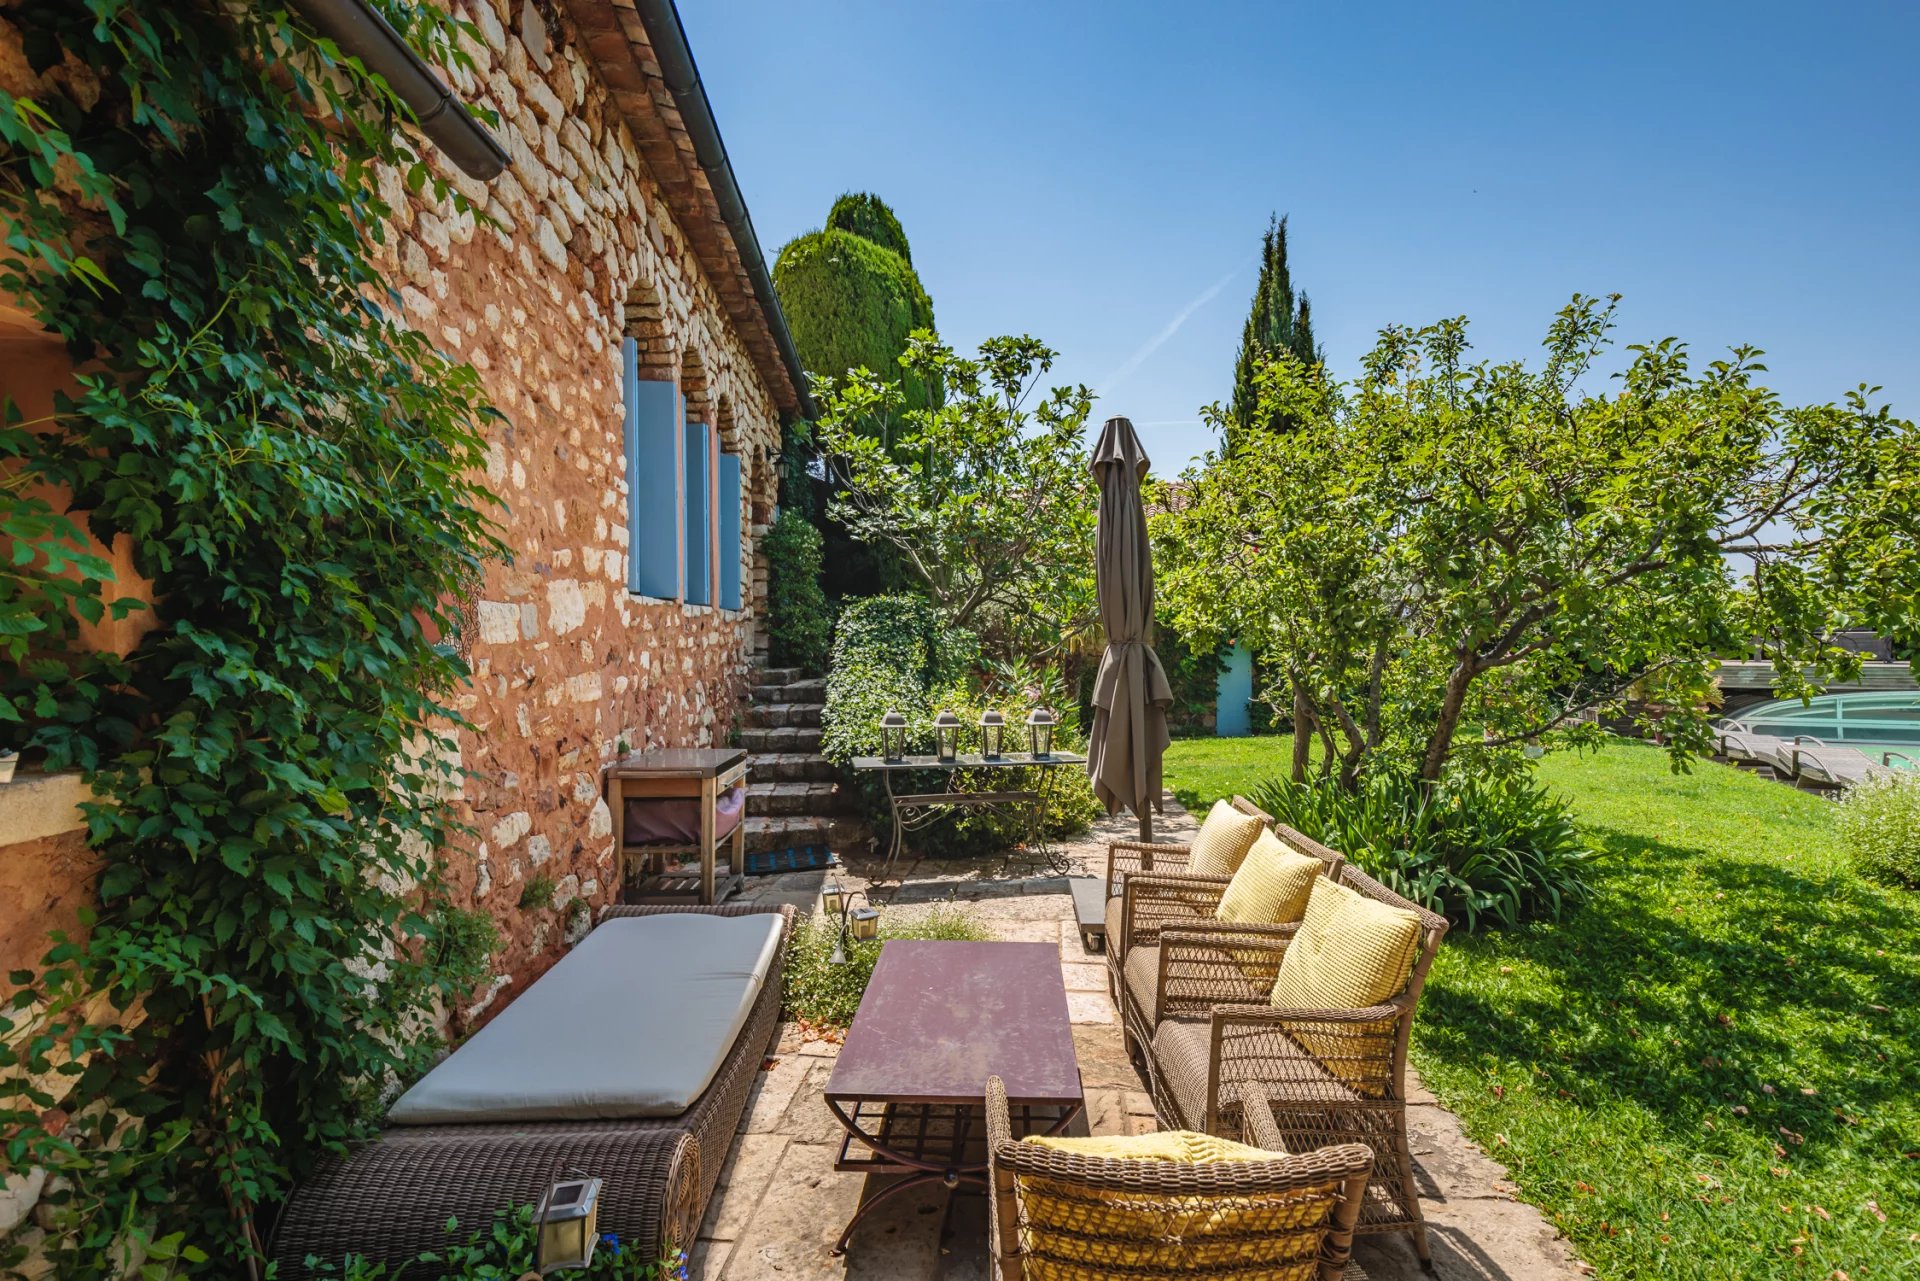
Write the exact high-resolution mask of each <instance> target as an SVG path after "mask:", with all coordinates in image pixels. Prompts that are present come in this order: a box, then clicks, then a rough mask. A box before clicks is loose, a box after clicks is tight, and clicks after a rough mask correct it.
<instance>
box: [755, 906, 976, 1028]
mask: <svg viewBox="0 0 1920 1281" xmlns="http://www.w3.org/2000/svg"><path fill="white" fill-rule="evenodd" d="M839 934H840V922H839V921H838V920H837V919H835V920H828V919H826V918H825V917H823V916H815V917H812V918H810V919H809V920H807V921H805V922H803V923H802V924H801V926H800V927H799V929H797V930H795V931H794V935H793V947H792V950H790V951H789V952H788V953H787V980H786V995H785V999H786V1012H785V1017H787V1018H790V1019H799V1020H801V1021H803V1022H806V1023H810V1024H813V1025H815V1026H818V1027H845V1026H847V1025H848V1024H849V1023H851V1022H853V1014H854V1011H855V1010H858V1009H859V1008H860V997H861V995H862V994H863V993H865V992H866V990H867V981H868V980H869V979H871V978H872V977H873V967H874V964H875V963H876V962H877V961H879V959H880V946H881V944H883V943H885V942H886V941H887V940H888V939H959V940H974V941H978V940H985V939H988V938H991V937H992V935H991V934H989V933H988V932H987V929H986V927H985V926H984V925H982V924H981V923H980V922H979V921H977V920H975V919H974V918H973V917H972V916H970V915H968V914H967V913H966V912H965V911H963V910H962V909H960V908H957V907H946V906H941V907H936V908H934V909H933V910H932V911H930V912H928V913H927V914H926V915H924V916H916V917H910V918H907V919H904V920H894V919H892V918H891V917H890V916H889V915H888V914H886V913H882V914H881V917H880V937H879V938H877V939H875V940H874V941H873V942H871V943H854V942H849V943H848V944H847V952H846V955H847V959H846V961H845V962H844V963H843V964H840V965H835V964H834V963H833V961H832V959H831V958H832V956H833V946H834V944H835V942H837V941H838V939H839Z"/></svg>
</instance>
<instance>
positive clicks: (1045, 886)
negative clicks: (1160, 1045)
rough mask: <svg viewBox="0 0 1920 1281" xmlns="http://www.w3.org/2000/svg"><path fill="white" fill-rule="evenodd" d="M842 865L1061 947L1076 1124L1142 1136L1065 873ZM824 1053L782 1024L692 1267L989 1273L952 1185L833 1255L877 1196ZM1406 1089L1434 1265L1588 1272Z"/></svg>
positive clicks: (1413, 1265) (1029, 862) (1183, 824)
mask: <svg viewBox="0 0 1920 1281" xmlns="http://www.w3.org/2000/svg"><path fill="white" fill-rule="evenodd" d="M1167 811H1168V812H1167V813H1166V814H1165V815H1164V816H1163V817H1162V818H1160V819H1159V820H1157V822H1156V833H1155V835H1156V838H1157V839H1164V840H1183V839H1186V838H1187V837H1188V836H1190V835H1191V833H1192V832H1193V831H1194V829H1195V826H1196V825H1195V823H1194V820H1193V819H1192V818H1191V817H1190V816H1189V815H1187V814H1186V813H1185V812H1184V811H1183V810H1181V809H1180V808H1179V806H1178V805H1177V804H1176V803H1175V802H1173V801H1172V800H1171V799H1169V800H1168V802H1167ZM1133 832H1134V824H1133V820H1132V819H1131V818H1128V817H1125V816H1122V817H1121V818H1120V819H1119V820H1116V821H1111V822H1105V823H1102V824H1100V825H1098V826H1097V827H1096V829H1095V830H1094V831H1093V832H1092V833H1090V834H1089V835H1088V836H1087V837H1085V838H1083V839H1081V840H1079V841H1077V842H1075V843H1073V844H1072V845H1070V846H1069V847H1068V852H1069V853H1070V855H1071V856H1072V857H1073V858H1074V860H1075V862H1076V864H1077V865H1078V866H1079V867H1080V868H1081V869H1083V870H1086V871H1093V870H1095V869H1096V868H1103V867H1104V859H1105V854H1104V851H1105V845H1104V842H1105V841H1106V840H1108V839H1112V838H1116V837H1126V836H1131V835H1133ZM843 856H844V852H843ZM848 862H849V866H848V867H847V868H846V869H845V870H844V871H843V872H841V873H840V874H839V875H840V880H841V881H842V882H843V883H844V884H846V885H848V886H849V887H850V888H859V889H865V890H867V891H868V893H869V895H870V897H871V898H872V899H873V900H874V901H875V902H876V903H878V904H880V905H881V907H882V910H883V911H885V912H887V913H889V914H894V915H903V914H907V913H912V912H915V911H925V910H926V909H927V908H928V907H929V906H930V905H932V904H935V903H940V902H949V901H952V902H958V903H962V904H965V905H966V906H967V907H968V909H969V910H970V911H971V912H972V913H973V914H974V915H975V916H976V917H978V918H979V919H980V920H982V921H984V922H985V923H986V924H987V925H988V927H989V928H990V929H992V930H993V932H994V934H995V935H996V936H997V937H999V938H1002V939H1007V940H1015V941H1026V942H1047V943H1054V944H1056V945H1058V947H1059V949H1060V971H1061V976H1062V978H1063V979H1064V981H1065V984H1066V989H1067V1003H1068V1012H1069V1015H1070V1017H1071V1018H1072V1021H1073V1039H1074V1046H1075V1049H1076V1052H1077V1054H1078V1057H1079V1060H1080V1072H1081V1078H1082V1084H1083V1086H1084V1089H1085V1091H1086V1098H1087V1108H1086V1111H1085V1112H1084V1113H1083V1115H1082V1121H1080V1122H1076V1125H1075V1129H1074V1130H1073V1131H1072V1132H1074V1133H1086V1132H1088V1129H1089V1128H1090V1129H1091V1132H1092V1133H1095V1134H1116V1133H1142V1132H1145V1131H1147V1130H1151V1129H1153V1128H1155V1120H1154V1115H1153V1104H1152V1101H1151V1099H1150V1097H1149V1096H1148V1093H1147V1090H1146V1083H1145V1081H1144V1080H1143V1079H1142V1077H1141V1075H1140V1073H1139V1071H1138V1070H1137V1069H1135V1067H1134V1066H1133V1064H1132V1063H1130V1062H1129V1061H1128V1059H1127V1056H1126V1053H1125V1051H1124V1050H1123V1049H1122V1046H1121V1037H1120V1029H1119V1024H1118V1021H1117V1019H1116V1016H1115V1014H1114V1010H1113V1005H1112V1003H1111V1001H1110V1000H1109V999H1108V996H1107V986H1106V971H1105V965H1104V963H1103V961H1102V958H1101V957H1100V955H1099V954H1098V953H1094V952H1088V951H1086V950H1085V949H1084V948H1083V947H1082V945H1081V941H1080V935H1079V932H1078V930H1077V929H1076V927H1075V924H1074V920H1073V905H1072V900H1071V898H1070V897H1069V896H1068V893H1067V885H1066V881H1065V879H1064V878H1063V877H1061V876H1060V875H1057V874H1054V873H1052V872H1050V871H1049V869H1048V868H1047V867H1046V866H1045V865H1044V864H1043V863H1042V861H1041V860H1039V859H1037V858H1033V857H1030V856H1027V855H1024V854H1021V853H1017V852H1014V853H1007V854H1003V855H999V856H993V857H988V858H983V859H974V860H955V861H942V860H932V859H929V860H923V861H920V862H918V863H915V864H911V865H909V863H908V861H907V860H903V864H902V867H901V868H900V869H899V872H900V874H899V875H895V876H891V877H885V878H883V877H882V876H881V872H882V870H883V869H881V868H880V867H879V866H878V864H877V862H876V861H874V860H870V859H867V858H864V857H860V856H857V855H856V856H855V857H852V858H850V859H849V860H848ZM824 879H825V877H824V874H823V873H820V872H807V873H791V874H788V875H784V876H776V877H756V878H751V879H750V880H749V881H748V888H747V898H748V899H750V900H758V901H763V902H774V903H792V904H794V905H796V906H797V907H799V908H800V909H801V910H802V911H814V910H817V908H818V903H819V890H820V886H821V884H822V882H823V881H824ZM837 1052H838V1046H837V1045H836V1044H834V1043H832V1042H828V1041H820V1040H815V1041H804V1040H803V1039H802V1037H801V1035H800V1033H799V1031H798V1030H797V1029H796V1028H794V1027H792V1026H791V1025H789V1026H787V1027H785V1028H783V1029H782V1034H781V1038H780V1042H779V1045H778V1046H777V1047H776V1050H775V1052H774V1054H773V1055H771V1056H770V1057H769V1059H768V1063H767V1066H766V1068H765V1070H764V1071H763V1073H762V1075H761V1078H760V1080H759V1081H758V1083H757V1084H756V1086H755V1092H754V1095H753V1098H752V1100H751V1101H750V1103H749V1105H748V1110H747V1115H746V1117H745V1119H744V1120H743V1121H742V1122H741V1125H740V1134H739V1137H738V1139H737V1141H736V1143H735V1145H734V1149H733V1152H732V1153H731V1155H730V1156H729V1158H728V1161H727V1165H726V1168H725V1170H724V1172H723V1173H722V1175H721V1180H720V1187H719V1189H718V1191H717V1192H716V1193H715V1194H714V1199H713V1202H712V1204H711V1205H710V1206H709V1207H708V1211H707V1216H706V1221H705V1222H704V1224H703V1225H702V1226H701V1230H700V1239H699V1241H698V1242H697V1243H696V1245H695V1248H694V1251H693V1259H692V1262H693V1266H692V1268H691V1274H692V1276H693V1277H695V1278H705V1279H706V1281H768V1279H769V1278H781V1279H783V1281H788V1279H799V1281H814V1279H816V1278H817V1279H827V1281H841V1279H842V1278H845V1279H847V1281H854V1279H856V1278H870V1279H872V1281H881V1279H883V1278H884V1279H885V1281H987V1278H989V1277H990V1267H989V1261H988V1258H987V1253H986V1202H985V1198H984V1195H983V1194H982V1193H980V1192H977V1191H975V1190H971V1189H967V1188H963V1189H961V1190H960V1191H959V1192H957V1193H953V1194H949V1193H948V1192H947V1191H946V1190H945V1189H943V1188H941V1187H939V1186H938V1185H930V1186H928V1187H926V1188H925V1189H923V1190H921V1191H919V1192H917V1193H915V1194H912V1195H903V1196H900V1197H897V1198H894V1199H893V1200H891V1201H889V1202H888V1203H887V1204H886V1205H884V1206H882V1207H880V1208H878V1209H877V1210H876V1211H875V1213H874V1215H873V1217H871V1218H869V1219H868V1220H867V1221H866V1222H865V1223H863V1224H862V1225H861V1227H860V1230H859V1231H858V1232H857V1233H856V1234H855V1236H854V1239H853V1243H852V1246H851V1247H850V1248H849V1250H848V1252H847V1255H846V1257H845V1258H835V1257H834V1256H833V1255H831V1254H830V1253H829V1251H830V1250H831V1248H832V1246H833V1243H834V1241H835V1239H836V1238H837V1237H838V1236H839V1234H840V1231H841V1228H842V1227H843V1226H844V1225H845V1224H846V1222H847V1220H848V1219H849V1218H851V1217H852V1215H853V1213H854V1210H855V1208H856V1207H857V1206H858V1205H859V1204H860V1203H861V1201H862V1199H863V1197H864V1196H866V1195H869V1194H870V1193H871V1191H872V1189H871V1188H869V1187H868V1183H869V1179H868V1178H867V1177H866V1176H864V1175H859V1174H839V1173H835V1172H834V1169H833V1160H834V1155H835V1153H836V1151H837V1149H838V1145H839V1142H840V1139H841V1136H842V1133H843V1132H842V1131H841V1129H840V1127H839V1125H838V1124H837V1123H836V1122H835V1121H834V1118H833V1116H832V1114H831V1113H830V1112H829V1111H828V1110H827V1106H826V1103H825V1101H824V1099H823V1098H822V1097H821V1095H822V1092H823V1091H824V1089H825V1087H826V1082H827V1078H828V1076H829V1075H830V1074H831V1073H832V1071H833V1061H834V1056H835V1054H836V1053H837ZM1409 1086H1410V1090H1411V1100H1412V1104H1413V1106H1412V1129H1413V1151H1414V1157H1415V1161H1416V1163H1417V1165H1418V1167H1419V1178H1420V1186H1421V1196H1422V1204H1423V1206H1424V1208H1425V1211H1426V1215H1427V1222H1428V1225H1429V1232H1430V1235H1431V1239H1432V1243H1433V1253H1434V1261H1435V1265H1436V1266H1435V1273H1434V1274H1433V1275H1437V1276H1438V1277H1440V1278H1443V1279H1444V1281H1560V1279H1562V1278H1569V1279H1570V1278H1575V1277H1578V1276H1581V1275H1583V1274H1585V1273H1586V1272H1587V1271H1588V1269H1587V1268H1586V1266H1585V1265H1584V1264H1581V1263H1579V1262H1578V1261H1576V1260H1575V1259H1574V1258H1573V1256H1572V1255H1571V1253H1570V1252H1569V1251H1568V1250H1567V1248H1566V1246H1565V1245H1564V1243H1563V1242H1562V1241H1561V1240H1560V1238H1559V1234H1558V1233H1557V1232H1555V1230H1554V1229H1553V1227H1552V1225H1551V1224H1550V1223H1549V1222H1548V1221H1547V1220H1546V1219H1545V1218H1544V1217H1543V1216H1542V1215H1541V1214H1540V1212H1539V1211H1538V1210H1536V1209H1534V1208H1533V1207H1532V1206H1529V1205H1526V1204H1525V1203H1523V1202H1520V1201H1518V1200H1516V1199H1515V1198H1514V1197H1513V1196H1512V1194H1511V1190H1510V1185H1508V1184H1507V1183H1506V1182H1505V1178H1506V1171H1505V1170H1504V1169H1503V1168H1501V1167H1500V1166H1499V1165H1498V1164H1496V1163H1495V1162H1494V1161H1493V1160H1491V1159H1490V1158H1488V1157H1487V1156H1486V1155H1485V1154H1484V1153H1483V1152H1482V1151H1481V1150H1480V1149H1479V1148H1478V1147H1477V1146H1475V1145H1474V1144H1473V1143H1472V1142H1471V1141H1470V1140H1468V1139H1467V1137H1466V1136H1465V1135H1464V1134H1463V1133H1462V1132H1461V1130H1460V1127H1459V1123H1458V1121H1456V1120H1455V1118H1454V1116H1453V1114H1452V1113H1450V1112H1448V1111H1447V1110H1446V1109H1445V1108H1443V1107H1441V1106H1440V1105H1439V1104H1438V1103H1437V1102H1436V1101H1435V1100H1434V1099H1433V1096H1432V1095H1431V1094H1429V1093H1428V1092H1427V1091H1426V1089H1425V1088H1424V1087H1423V1086H1422V1085H1421V1084H1420V1083H1419V1081H1418V1080H1417V1079H1415V1080H1413V1081H1410V1082H1409ZM874 1182H877V1180H874ZM1355 1258H1356V1260H1357V1261H1358V1262H1360V1263H1361V1264H1362V1265H1363V1266H1364V1267H1365V1268H1366V1271H1367V1274H1368V1275H1369V1276H1370V1277H1373V1278H1375V1279H1376V1281H1412V1279H1413V1278H1416V1277H1422V1276H1425V1275H1427V1274H1424V1273H1422V1271H1421V1269H1420V1266H1419V1262H1418V1260H1417V1258H1416V1257H1415V1255H1414V1252H1413V1249H1412V1246H1411V1243H1410V1242H1409V1241H1408V1239H1407V1238H1406V1237H1404V1236H1400V1235H1392V1236H1375V1237H1365V1238H1362V1239H1361V1240H1360V1242H1359V1244H1358V1245H1357V1246H1356V1249H1355Z"/></svg>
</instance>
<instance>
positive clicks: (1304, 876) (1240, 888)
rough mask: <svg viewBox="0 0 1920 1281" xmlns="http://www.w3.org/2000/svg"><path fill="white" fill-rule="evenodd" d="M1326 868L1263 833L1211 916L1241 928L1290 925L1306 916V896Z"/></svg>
mask: <svg viewBox="0 0 1920 1281" xmlns="http://www.w3.org/2000/svg"><path fill="white" fill-rule="evenodd" d="M1325 867H1326V864H1324V863H1322V862H1321V861H1320V860H1319V859H1317V858H1314V857H1313V856H1312V855H1311V854H1302V853H1301V852H1300V851H1298V850H1296V849H1294V848H1293V847H1292V846H1290V845H1288V844H1287V843H1286V842H1285V841H1283V840H1281V839H1280V838H1279V837H1278V836H1275V835H1274V834H1273V833H1272V832H1269V831H1265V830H1263V831H1261V833H1260V835H1259V836H1257V837H1255V838H1254V842H1253V848H1252V849H1250V850H1248V851H1247V856H1246V858H1245V859H1243V860H1242V861H1241V863H1240V870H1239V871H1237V872H1235V873H1234V874H1233V881H1232V883H1230V884H1229V885H1228V886H1227V892H1226V893H1225V894H1222V895H1221V896H1220V906H1219V907H1217V908H1215V909H1214V913H1213V914H1214V915H1215V916H1216V917H1218V918H1219V919H1221V920H1223V921H1238V922H1239V923H1241V924H1242V925H1291V924H1293V923H1294V922H1295V921H1297V920H1299V919H1300V918H1301V916H1302V915H1304V914H1305V913H1306V910H1307V895H1308V893H1309V892H1310V891H1312V889H1313V882H1314V880H1315V878H1317V877H1318V876H1319V875H1320V873H1321V871H1322V869H1324V868H1325Z"/></svg>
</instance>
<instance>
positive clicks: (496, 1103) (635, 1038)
mask: <svg viewBox="0 0 1920 1281" xmlns="http://www.w3.org/2000/svg"><path fill="white" fill-rule="evenodd" d="M780 925H781V921H780V917H779V916H778V915H776V914H774V913H771V912H755V913H751V914H749V915H745V916H707V915H704V914H701V913H696V912H685V913H670V914H665V915H661V916H633V917H615V918H613V919H612V920H608V921H604V922H602V923H601V924H600V926H599V927H598V928H597V929H595V930H594V931H593V932H592V933H591V934H589V935H587V937H586V938H584V939H582V940H581V941H580V942H579V944H578V945H576V946H575V947H574V949H573V950H572V951H571V952H568V953H567V954H566V955H565V956H563V957H561V958H560V961H559V963H558V964H556V965H555V966H554V967H553V968H552V969H550V970H548V971H547V972H546V973H545V974H543V975H541V976H540V977H539V978H538V979H535V980H534V982H533V984H532V986H530V987H529V988H527V990H526V991H524V992H522V993H520V995H519V996H518V997H517V998H515V999H514V1001H513V1003H512V1004H510V1005H508V1006H507V1008H506V1009H504V1010H502V1011H501V1012H500V1013H499V1015H498V1016H496V1017H495V1018H494V1019H493V1021H492V1022H490V1023H488V1024H487V1025H486V1026H485V1027H483V1028H481V1029H480V1030H479V1031H478V1032H475V1033H474V1034H473V1036H472V1037H471V1038H470V1039H469V1040H468V1041H467V1042H466V1044H464V1045H462V1046H461V1047H460V1048H459V1049H457V1050H455V1051H454V1052H453V1053H452V1054H451V1055H449V1056H447V1058H446V1060H445V1061H444V1062H442V1063H441V1064H440V1066H438V1067H436V1068H434V1069H433V1071H431V1072H429V1073H427V1074H426V1076H424V1077H422V1078H421V1079H420V1080H419V1082H417V1083H416V1084H415V1085H414V1087H413V1088H412V1089H410V1090H408V1091H407V1092H406V1093H405V1094H403V1095H401V1096H400V1101H399V1102H398V1103H395V1104H394V1105H393V1110H392V1111H391V1112H389V1113H388V1114H387V1119H388V1120H389V1121H392V1122H394V1123H395V1124H397V1125H431V1124H436V1123H453V1124H461V1123H471V1122H482V1121H597V1120H610V1119H615V1118H620V1117H643V1116H678V1115H679V1114H680V1113H682V1112H685V1111H686V1110H687V1108H688V1107H689V1106H691V1105H692V1104H693V1101H694V1100H695V1099H697V1098H699V1097H700V1095H701V1093H702V1092H703V1091H704V1090H705V1089H706V1088H707V1084H708V1083H709V1082H710V1081H712V1080H713V1076H714V1073H715V1072H716V1071H718V1070H719V1067H720V1064H721V1063H722V1062H723V1061H725V1059H726V1057H727V1055H728V1053H729V1052H730V1051H731V1050H732V1049H733V1045H734V1042H735V1041H736V1040H738V1039H739V1036H740V1030H741V1029H742V1028H743V1027H745V1026H746V1022H747V1016H748V1014H749V1013H750V1012H751V1011H752V1009H753V1003H754V1000H755V999H756V998H757V997H758V996H759V995H760V989H761V988H762V987H763V986H764V985H765V983H766V979H767V975H768V973H769V972H770V971H771V970H772V968H773V963H774V960H775V958H776V957H777V956H778V954H779V948H780Z"/></svg>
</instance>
